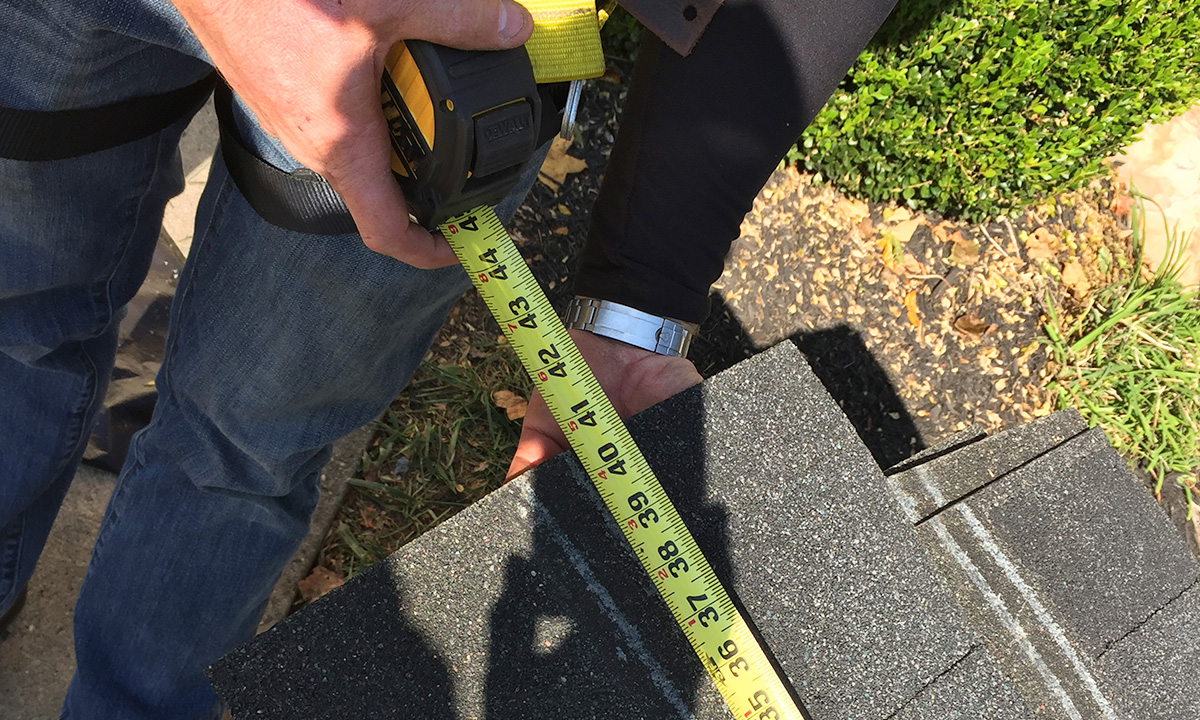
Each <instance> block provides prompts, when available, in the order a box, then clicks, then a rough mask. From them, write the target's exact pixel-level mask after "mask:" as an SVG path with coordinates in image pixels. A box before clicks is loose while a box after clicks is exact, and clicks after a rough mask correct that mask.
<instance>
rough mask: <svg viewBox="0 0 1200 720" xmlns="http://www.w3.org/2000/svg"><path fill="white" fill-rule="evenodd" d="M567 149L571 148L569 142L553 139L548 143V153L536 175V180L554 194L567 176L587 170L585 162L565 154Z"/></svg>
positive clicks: (557, 138) (558, 138)
mask: <svg viewBox="0 0 1200 720" xmlns="http://www.w3.org/2000/svg"><path fill="white" fill-rule="evenodd" d="M569 147H571V141H570V140H564V139H563V138H560V137H556V138H554V142H552V143H550V152H549V153H548V154H547V155H546V159H545V160H544V161H543V162H542V169H541V171H540V172H539V173H538V180H540V181H541V182H542V184H543V185H545V186H546V187H548V188H550V189H551V190H553V191H554V192H558V189H559V188H560V187H561V186H562V184H563V183H564V182H566V179H567V175H570V174H571V173H577V172H581V171H583V170H587V163H586V162H584V161H583V160H580V159H579V158H577V157H571V156H570V155H568V154H567V148H569Z"/></svg>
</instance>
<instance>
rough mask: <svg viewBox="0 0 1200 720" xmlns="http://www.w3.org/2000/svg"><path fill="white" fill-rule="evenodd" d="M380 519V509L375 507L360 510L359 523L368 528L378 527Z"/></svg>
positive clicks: (374, 528)
mask: <svg viewBox="0 0 1200 720" xmlns="http://www.w3.org/2000/svg"><path fill="white" fill-rule="evenodd" d="M378 519H379V510H378V509H377V508H374V507H365V508H361V509H360V510H359V511H358V524H359V525H362V526H363V527H365V528H366V529H368V530H376V529H377V521H378Z"/></svg>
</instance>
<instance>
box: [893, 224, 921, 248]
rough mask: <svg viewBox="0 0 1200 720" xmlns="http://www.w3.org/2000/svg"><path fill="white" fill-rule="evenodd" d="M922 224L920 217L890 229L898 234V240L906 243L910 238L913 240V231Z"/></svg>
mask: <svg viewBox="0 0 1200 720" xmlns="http://www.w3.org/2000/svg"><path fill="white" fill-rule="evenodd" d="M921 224H922V223H921V219H920V218H913V219H911V220H905V221H904V222H901V223H897V224H896V225H893V226H892V227H891V228H889V230H888V231H889V232H890V233H892V235H895V236H896V242H898V243H900V244H901V245H906V244H908V241H909V240H912V236H913V233H914V232H916V231H917V228H919V227H921Z"/></svg>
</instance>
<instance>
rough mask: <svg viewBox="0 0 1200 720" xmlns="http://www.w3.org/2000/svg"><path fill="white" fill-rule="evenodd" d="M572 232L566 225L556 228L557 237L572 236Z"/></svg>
mask: <svg viewBox="0 0 1200 720" xmlns="http://www.w3.org/2000/svg"><path fill="white" fill-rule="evenodd" d="M570 232H571V229H570V228H568V227H567V226H566V225H559V226H558V227H556V228H554V234H555V235H568V234H570Z"/></svg>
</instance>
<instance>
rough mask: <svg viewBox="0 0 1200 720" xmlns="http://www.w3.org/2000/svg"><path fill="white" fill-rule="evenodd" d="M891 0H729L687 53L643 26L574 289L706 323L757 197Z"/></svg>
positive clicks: (667, 314)
mask: <svg viewBox="0 0 1200 720" xmlns="http://www.w3.org/2000/svg"><path fill="white" fill-rule="evenodd" d="M893 2H894V0H847V1H846V2H841V3H836V4H830V3H826V2H821V1H820V0H748V1H741V2H739V1H738V0H727V1H726V3H725V4H724V6H723V7H722V8H721V9H720V10H718V11H717V13H716V15H715V16H714V17H713V20H712V22H711V23H710V25H709V27H708V29H707V30H706V31H705V34H704V36H702V37H701V38H700V41H699V43H697V45H696V48H695V50H694V51H693V52H692V54H691V55H689V56H688V57H686V58H683V57H680V56H679V55H678V54H676V53H675V52H674V51H672V50H670V49H668V48H667V47H666V46H665V45H663V44H662V42H661V41H659V40H657V38H653V37H652V36H650V35H649V33H648V34H647V38H646V40H645V41H644V42H643V45H642V49H641V52H640V55H639V57H638V63H637V68H636V70H635V72H634V78H633V84H632V87H631V88H630V92H629V96H628V99H627V101H626V106H625V111H624V115H623V117H622V122H621V130H620V132H619V134H618V137H617V141H616V145H615V146H614V148H613V152H612V155H611V157H610V159H609V165H608V169H607V171H606V172H605V177H604V184H603V186H602V187H601V190H600V196H599V198H598V199H597V201H596V205H595V209H594V211H593V215H592V228H591V233H590V235H589V238H588V244H587V247H586V248H585V250H584V253H583V258H582V262H581V266H580V270H579V275H578V279H577V281H576V285H575V289H576V292H577V293H578V294H580V295H587V296H590V297H599V298H603V299H606V300H613V301H615V302H619V303H622V304H625V305H631V306H633V307H636V308H638V309H640V310H644V311H646V312H650V313H653V314H656V315H662V316H666V317H673V318H677V319H680V320H685V321H688V322H700V321H701V320H703V319H704V315H705V314H706V313H707V310H708V289H709V286H710V285H711V284H712V283H713V282H714V281H715V280H716V279H717V277H718V276H720V274H721V270H722V266H723V261H724V258H725V255H726V253H727V252H728V250H729V245H730V243H732V242H733V240H735V239H736V238H737V236H738V231H739V227H740V225H741V222H742V219H743V217H745V215H746V213H747V212H749V210H750V208H751V205H752V203H753V202H754V198H755V196H756V195H757V194H758V191H759V190H760V189H761V188H762V186H763V184H764V183H765V182H766V181H767V179H768V178H769V177H770V175H771V172H772V171H773V170H774V169H775V167H776V166H777V165H778V163H779V160H780V159H781V158H782V157H783V155H784V154H785V153H786V152H787V150H788V148H789V147H791V145H792V144H793V143H794V142H795V141H796V139H797V138H798V137H799V135H800V133H801V132H802V131H803V130H804V128H805V127H806V126H807V125H808V123H809V122H811V120H812V119H813V117H815V116H816V113H817V111H818V110H820V108H821V106H822V105H823V104H824V103H825V101H826V100H827V99H828V97H829V96H830V94H831V93H832V92H833V90H834V89H835V88H836V87H837V85H838V83H839V82H840V81H841V79H842V77H843V76H844V75H845V74H846V72H847V70H849V68H850V66H851V65H852V64H853V62H854V60H855V59H856V58H857V57H858V54H859V53H860V52H861V51H862V48H863V47H865V46H866V44H867V42H868V41H869V40H870V38H871V36H872V35H873V34H874V32H875V30H876V29H877V28H878V27H879V25H881V24H882V23H883V21H884V19H885V18H886V17H887V15H888V13H889V12H890V11H891V7H892V4H893Z"/></svg>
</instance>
